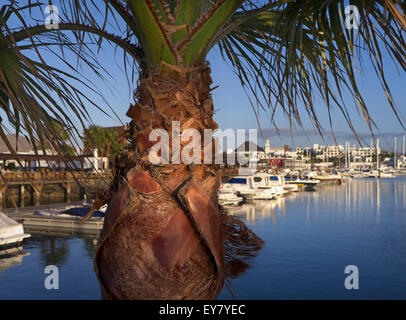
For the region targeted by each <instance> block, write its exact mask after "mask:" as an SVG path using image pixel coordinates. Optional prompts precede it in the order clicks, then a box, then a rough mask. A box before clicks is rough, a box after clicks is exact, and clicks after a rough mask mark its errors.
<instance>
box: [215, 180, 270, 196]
mask: <svg viewBox="0 0 406 320" xmlns="http://www.w3.org/2000/svg"><path fill="white" fill-rule="evenodd" d="M254 178H255V180H256V181H254ZM260 182H261V181H260V178H259V177H256V176H236V177H233V178H231V179H230V180H229V181H228V182H227V183H224V185H223V187H225V188H232V189H233V190H234V191H235V192H238V194H239V195H241V196H242V197H243V198H244V199H245V200H272V199H275V197H276V196H277V194H276V192H275V191H274V189H273V188H269V187H266V186H265V185H264V186H261V185H258V184H259V183H260Z"/></svg>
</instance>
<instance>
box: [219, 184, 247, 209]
mask: <svg viewBox="0 0 406 320" xmlns="http://www.w3.org/2000/svg"><path fill="white" fill-rule="evenodd" d="M218 200H219V203H220V204H221V205H223V206H231V205H237V204H239V203H240V202H242V201H243V200H244V199H243V197H239V196H238V195H237V192H236V191H235V190H234V189H233V188H229V187H228V188H227V187H224V185H222V186H221V187H220V189H219V193H218Z"/></svg>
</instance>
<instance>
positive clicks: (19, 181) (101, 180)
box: [0, 171, 111, 208]
mask: <svg viewBox="0 0 406 320" xmlns="http://www.w3.org/2000/svg"><path fill="white" fill-rule="evenodd" d="M110 179H111V175H110V173H108V172H107V173H104V174H98V173H85V172H83V171H79V172H72V171H59V172H55V171H45V172H33V173H27V172H23V171H22V172H6V173H2V174H1V175H0V208H4V207H6V206H5V202H6V198H7V196H8V195H9V194H10V191H11V190H14V193H16V191H15V190H18V197H17V199H16V200H17V201H15V203H14V205H15V206H19V207H24V205H25V199H26V198H27V196H28V198H29V199H30V200H31V201H30V202H31V204H32V205H39V204H40V199H41V193H42V192H43V190H44V188H45V187H47V186H50V185H54V186H58V187H61V190H63V192H64V201H65V202H70V201H71V200H72V198H71V193H72V189H73V188H75V189H78V190H79V195H78V196H79V198H82V197H83V195H84V194H85V193H86V191H85V189H87V190H89V188H90V189H91V187H92V186H93V187H94V188H97V187H98V185H101V184H104V185H108V183H109V182H110ZM88 196H89V195H88ZM12 201H13V200H12Z"/></svg>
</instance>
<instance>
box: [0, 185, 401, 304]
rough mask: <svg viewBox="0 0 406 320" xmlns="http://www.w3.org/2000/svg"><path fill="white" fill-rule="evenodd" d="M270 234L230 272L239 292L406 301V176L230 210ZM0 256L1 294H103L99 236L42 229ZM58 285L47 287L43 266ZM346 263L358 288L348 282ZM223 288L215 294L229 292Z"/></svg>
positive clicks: (90, 296) (6, 296) (247, 296)
mask: <svg viewBox="0 0 406 320" xmlns="http://www.w3.org/2000/svg"><path fill="white" fill-rule="evenodd" d="M230 211H231V213H232V214H233V215H235V216H238V217H240V218H241V219H243V220H244V221H245V222H246V224H247V225H248V226H249V227H250V228H251V229H252V230H253V231H254V232H255V233H256V234H257V235H259V236H260V237H261V238H262V239H263V240H264V241H265V245H264V247H263V248H262V249H261V250H260V251H259V252H258V255H257V257H256V258H254V259H253V260H252V261H251V262H252V265H251V268H250V269H248V270H247V271H246V272H245V273H243V274H241V275H240V276H239V277H238V278H236V279H231V280H230V285H231V290H232V293H233V294H234V296H236V298H237V299H285V298H287V299H336V298H345V299H365V298H366V299H376V298H383V299H389V298H392V299H406V241H405V240H406V177H398V178H396V179H380V180H375V179H360V180H352V181H349V182H346V183H344V184H342V185H341V186H336V185H328V186H327V185H326V186H323V187H319V188H318V190H317V191H314V192H299V193H297V194H292V195H289V196H287V197H285V198H281V199H278V200H273V201H264V202H257V203H247V204H244V205H242V206H239V207H235V208H232V209H230ZM23 247H24V255H22V254H20V255H17V256H14V257H6V258H2V259H0V299H99V298H100V294H99V287H98V283H97V280H96V277H95V275H94V272H93V265H92V257H93V255H94V253H95V249H96V237H95V236H93V237H92V236H86V237H78V236H69V235H68V236H63V235H50V234H49V235H38V234H33V236H32V237H31V238H29V239H27V241H26V242H25V243H24V246H23ZM50 264H53V265H57V266H58V267H59V277H60V282H59V290H46V289H45V288H44V280H45V277H46V276H47V275H46V274H44V268H45V266H46V265H50ZM347 265H356V266H357V267H358V269H359V290H346V289H345V287H344V280H345V277H346V276H347V275H345V274H344V269H345V267H346V266H347ZM231 298H232V295H231V293H230V291H229V290H228V289H227V288H226V287H225V288H224V289H223V291H222V292H221V294H220V296H219V299H231Z"/></svg>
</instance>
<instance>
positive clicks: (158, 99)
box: [94, 63, 224, 299]
mask: <svg viewBox="0 0 406 320" xmlns="http://www.w3.org/2000/svg"><path fill="white" fill-rule="evenodd" d="M210 84H211V78H210V69H209V68H208V66H206V65H203V66H201V67H198V68H186V67H179V66H170V65H167V64H165V63H161V65H160V67H159V70H156V71H155V72H149V73H148V74H144V75H143V76H142V77H141V79H140V84H139V87H138V89H137V91H136V104H135V105H134V106H131V107H130V109H129V111H128V113H127V115H128V116H129V117H130V118H131V119H132V121H131V123H130V126H129V132H128V138H129V140H130V141H131V142H132V145H131V146H130V147H129V150H128V151H126V152H124V153H123V154H122V155H121V156H120V158H119V160H118V162H117V164H116V167H115V176H114V180H113V183H112V185H111V190H110V193H111V194H112V195H113V196H112V198H111V200H110V202H109V207H108V210H107V212H106V218H105V221H104V227H103V232H102V241H101V243H100V245H99V248H98V250H97V253H96V257H95V261H94V266H95V271H96V274H97V276H98V278H99V281H100V285H101V290H102V296H103V298H105V299H214V298H215V297H216V296H217V295H218V293H219V292H220V290H221V288H222V286H223V282H224V239H223V229H222V224H221V219H220V214H219V206H218V203H217V190H218V186H219V179H218V177H217V176H216V174H215V170H214V164H213V165H204V164H191V165H186V164H182V163H181V164H168V165H153V164H152V163H151V162H150V161H149V157H148V155H149V151H150V149H151V147H152V146H153V144H154V143H156V142H151V141H149V134H150V132H151V130H153V129H156V128H162V129H165V130H166V131H167V132H168V133H169V137H170V139H171V138H172V121H180V125H181V130H182V131H184V130H185V129H188V128H194V129H197V130H198V131H199V132H200V133H201V135H202V136H203V130H204V129H215V128H217V125H216V123H215V122H214V121H213V118H212V115H213V104H212V99H211V95H210ZM170 141H172V140H170ZM185 144H186V143H185ZM202 156H203V152H202Z"/></svg>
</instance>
